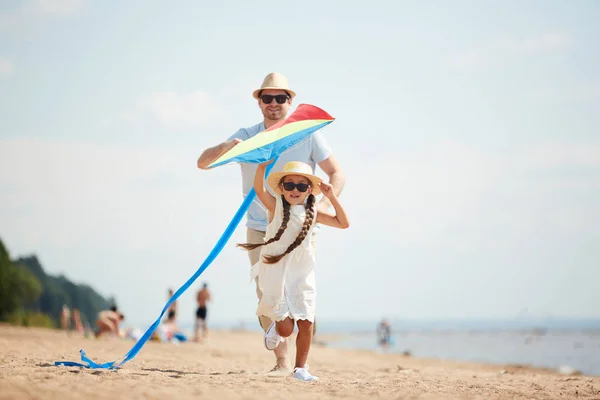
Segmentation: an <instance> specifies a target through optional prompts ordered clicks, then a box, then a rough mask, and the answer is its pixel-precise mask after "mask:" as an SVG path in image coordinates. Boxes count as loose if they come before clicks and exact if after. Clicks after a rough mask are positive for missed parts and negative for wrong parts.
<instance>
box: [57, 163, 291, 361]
mask: <svg viewBox="0 0 600 400" xmlns="http://www.w3.org/2000/svg"><path fill="white" fill-rule="evenodd" d="M278 158H279V156H276V157H275V158H273V162H272V163H270V164H269V165H267V169H266V173H265V177H266V176H268V175H269V172H271V169H273V166H274V165H275V163H276V162H277V159H278ZM254 197H256V192H255V191H254V188H252V189H251V190H250V192H248V195H247V196H246V198H245V199H244V201H243V202H242V204H241V205H240V208H239V209H238V210H237V212H236V213H235V215H234V216H233V219H232V220H231V222H230V223H229V225H227V228H226V229H225V232H223V234H222V235H221V237H220V238H219V240H218V241H217V244H215V247H213V249H212V250H211V251H210V253H209V254H208V256H207V257H206V260H204V262H203V263H202V265H200V268H198V270H197V271H196V272H195V273H194V275H192V277H191V278H190V279H188V280H187V282H185V283H184V284H183V286H181V287H180V288H179V289H178V290H177V291H176V292H175V293H174V294H173V296H172V297H171V298H170V299H169V301H167V304H165V306H164V307H163V309H162V312H161V313H160V315H159V316H158V318H157V319H156V321H154V323H153V324H152V325H151V326H150V327H149V328H148V330H146V333H144V335H143V336H142V337H141V338H140V339H139V340H138V341H137V342H136V343H135V344H134V345H133V347H132V348H131V349H130V350H129V351H128V352H127V354H125V356H123V357H122V358H120V359H118V360H115V361H112V362H107V363H104V364H98V363H95V362H94V361H92V360H91V359H89V358H88V357H87V356H86V355H85V351H83V350H80V351H79V353H80V354H81V360H82V361H83V362H84V363H87V365H86V364H80V363H76V362H72V361H56V362H55V363H54V365H55V366H65V367H85V368H93V369H98V368H103V369H116V368H120V367H121V366H123V365H124V364H125V363H126V362H128V361H130V360H132V359H133V358H134V357H135V356H136V355H137V353H139V352H140V350H141V349H142V347H144V345H145V344H146V342H147V341H148V339H150V336H152V334H153V333H154V331H155V330H156V328H157V327H158V325H159V324H160V321H161V320H162V317H163V316H164V315H165V313H166V312H167V310H168V309H169V307H171V304H173V302H174V301H175V300H177V299H178V298H179V296H181V295H182V294H183V293H184V292H185V291H186V290H187V289H188V288H189V287H190V286H191V285H192V283H194V281H195V280H196V279H198V277H199V276H200V275H202V273H203V272H204V270H205V269H206V268H208V266H209V265H210V264H211V263H212V262H213V261H214V260H215V258H217V256H218V255H219V253H220V252H221V250H223V247H225V245H226V244H227V242H228V241H229V238H231V235H232V234H233V232H234V231H235V229H236V228H237V226H238V225H239V223H240V221H241V220H242V218H243V217H244V215H245V214H246V211H248V207H250V204H251V203H252V201H253V200H254ZM119 360H122V361H119Z"/></svg>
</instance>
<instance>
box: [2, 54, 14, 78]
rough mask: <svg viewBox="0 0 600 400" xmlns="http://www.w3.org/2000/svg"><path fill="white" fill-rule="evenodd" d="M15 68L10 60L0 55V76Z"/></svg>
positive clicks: (10, 72)
mask: <svg viewBox="0 0 600 400" xmlns="http://www.w3.org/2000/svg"><path fill="white" fill-rule="evenodd" d="M14 70H15V66H14V64H13V63H12V62H10V61H9V60H7V59H6V58H1V57H0V78H1V77H3V76H8V75H10V74H12V73H13V72H14Z"/></svg>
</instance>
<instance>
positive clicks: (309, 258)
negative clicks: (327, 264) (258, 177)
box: [251, 196, 317, 322]
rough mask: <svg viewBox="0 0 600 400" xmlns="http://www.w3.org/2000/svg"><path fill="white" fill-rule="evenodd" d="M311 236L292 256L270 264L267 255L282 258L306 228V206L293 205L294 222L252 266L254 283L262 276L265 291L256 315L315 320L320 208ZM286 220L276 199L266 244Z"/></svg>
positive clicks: (291, 209)
mask: <svg viewBox="0 0 600 400" xmlns="http://www.w3.org/2000/svg"><path fill="white" fill-rule="evenodd" d="M313 209H314V218H313V223H312V225H311V227H310V230H309V232H308V233H307V235H306V237H305V238H304V240H303V241H302V243H301V244H300V245H299V246H298V247H296V248H295V249H294V250H293V251H292V252H291V253H289V254H287V255H286V256H285V257H283V258H282V259H281V260H279V262H277V263H275V264H266V263H265V262H264V259H263V256H264V255H265V254H270V255H279V254H282V253H284V252H285V250H286V249H287V248H288V246H289V245H290V244H291V243H292V242H294V241H295V240H296V238H297V237H298V234H299V233H300V231H301V230H302V226H303V225H304V219H305V217H306V210H305V208H304V204H299V205H293V206H292V205H290V219H289V221H288V224H287V228H286V230H285V231H284V232H283V235H281V238H280V239H279V240H278V241H276V242H273V243H271V244H268V245H266V246H263V247H262V248H261V253H260V260H259V261H258V262H257V263H256V264H254V265H253V266H252V270H251V280H253V279H254V278H255V277H256V276H258V285H259V288H260V290H261V291H262V298H261V299H260V301H259V304H258V309H257V310H256V315H264V316H266V317H268V318H269V319H271V320H272V321H281V320H283V319H285V318H287V317H290V318H292V319H294V320H300V319H305V320H309V321H310V322H314V320H315V311H316V295H317V287H316V282H315V249H314V248H313V246H312V244H311V241H312V232H313V229H314V227H315V224H316V220H317V211H316V207H314V206H313ZM282 219H283V201H282V200H281V197H280V196H276V206H275V212H274V216H273V221H271V223H269V225H267V232H266V236H265V241H267V240H269V239H271V238H272V237H274V236H275V234H276V233H277V231H278V230H279V227H280V226H281V221H282Z"/></svg>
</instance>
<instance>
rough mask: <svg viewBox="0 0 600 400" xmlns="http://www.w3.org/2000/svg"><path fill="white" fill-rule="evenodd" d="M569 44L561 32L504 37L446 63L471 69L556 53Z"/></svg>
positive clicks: (451, 58)
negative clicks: (525, 57) (522, 36)
mask: <svg viewBox="0 0 600 400" xmlns="http://www.w3.org/2000/svg"><path fill="white" fill-rule="evenodd" d="M570 43H571V38H570V37H569V36H568V35H567V34H565V33H561V32H547V33H543V34H540V35H537V36H532V37H525V38H515V37H505V38H502V39H500V40H496V41H492V42H490V43H488V44H487V45H485V46H482V47H480V48H478V49H473V50H470V51H466V52H464V53H460V54H456V55H454V56H452V57H450V58H449V59H447V60H446V63H447V64H448V65H449V66H450V67H452V68H456V69H471V68H477V67H481V66H484V65H490V64H497V63H502V62H507V61H510V60H512V59H515V58H518V57H524V56H532V55H536V54H542V53H547V52H553V51H558V50H561V49H564V48H566V47H568V46H569V45H570Z"/></svg>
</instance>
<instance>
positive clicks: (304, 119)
mask: <svg viewBox="0 0 600 400" xmlns="http://www.w3.org/2000/svg"><path fill="white" fill-rule="evenodd" d="M333 120H334V118H333V117H332V116H331V115H329V114H327V113H326V112H325V111H323V110H321V109H320V108H318V107H315V106H312V105H310V104H300V105H299V106H298V107H297V108H296V110H295V111H294V112H293V113H292V114H291V115H290V116H289V117H288V118H287V119H285V120H283V121H280V122H278V123H276V124H275V125H273V126H272V127H270V128H269V129H266V130H264V131H262V132H260V133H259V134H258V135H256V136H254V137H251V138H250V139H248V140H245V141H243V142H242V143H240V144H238V145H237V146H235V147H234V148H233V149H231V150H229V151H228V152H227V153H225V154H223V155H222V156H221V157H219V158H218V159H217V160H215V161H214V162H213V163H212V164H210V165H209V166H208V167H209V168H214V167H218V166H221V165H224V164H228V163H231V162H240V163H243V162H245V163H252V164H260V163H263V162H265V161H269V160H272V159H273V158H274V157H276V156H278V155H279V154H281V153H283V152H284V151H285V150H287V149H289V148H290V147H292V146H294V145H296V144H298V143H299V142H301V141H302V140H304V139H306V138H307V137H308V136H309V135H310V134H312V133H314V132H316V131H318V130H319V129H321V128H323V127H325V126H326V125H329V124H330V123H332V122H333Z"/></svg>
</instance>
